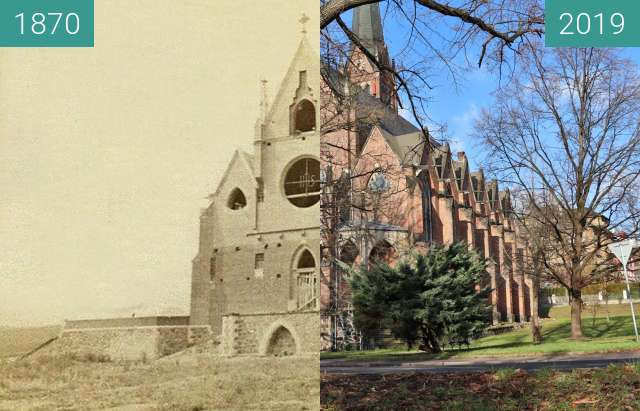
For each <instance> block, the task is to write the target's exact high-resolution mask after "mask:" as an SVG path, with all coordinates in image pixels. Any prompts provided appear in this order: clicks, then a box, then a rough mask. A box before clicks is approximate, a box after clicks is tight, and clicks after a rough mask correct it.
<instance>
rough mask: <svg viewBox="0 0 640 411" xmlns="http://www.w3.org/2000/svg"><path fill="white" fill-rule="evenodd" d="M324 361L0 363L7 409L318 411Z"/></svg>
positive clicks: (0, 398) (207, 358)
mask: <svg viewBox="0 0 640 411" xmlns="http://www.w3.org/2000/svg"><path fill="white" fill-rule="evenodd" d="M319 378H320V371H319V365H318V357H315V358H295V357H290V358H275V357H263V358H256V357H241V358H231V359H224V358H220V357H215V356H211V355H199V356H195V355H191V356H178V357H175V358H167V359H164V360H159V361H155V362H152V363H148V364H145V363H136V364H133V363H112V362H91V361H88V360H86V359H85V360H83V359H79V358H74V357H73V356H62V357H54V358H51V357H49V358H48V357H40V358H34V359H32V360H23V361H18V362H8V361H4V362H0V410H2V411H14V410H38V411H40V410H42V411H51V410H98V409H100V410H102V409H109V410H119V411H125V410H126V411H134V410H136V411H142V410H145V411H147V410H167V411H169V410H172V411H173V410H176V411H182V410H185V411H199V410H221V409H224V410H254V409H255V410H296V411H300V410H317V409H318V408H319V396H320V392H319V389H320V388H319Z"/></svg>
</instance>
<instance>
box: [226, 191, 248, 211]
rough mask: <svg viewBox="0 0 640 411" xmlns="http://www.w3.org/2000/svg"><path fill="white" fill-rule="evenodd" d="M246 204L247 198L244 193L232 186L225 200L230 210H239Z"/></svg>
mask: <svg viewBox="0 0 640 411" xmlns="http://www.w3.org/2000/svg"><path fill="white" fill-rule="evenodd" d="M246 206H247V198H246V197H245V196H244V193H243V192H242V190H240V189H239V188H237V187H236V188H234V189H233V190H232V191H231V194H230V195H229V200H227V207H229V208H230V209H232V210H240V209H242V208H245V207H246Z"/></svg>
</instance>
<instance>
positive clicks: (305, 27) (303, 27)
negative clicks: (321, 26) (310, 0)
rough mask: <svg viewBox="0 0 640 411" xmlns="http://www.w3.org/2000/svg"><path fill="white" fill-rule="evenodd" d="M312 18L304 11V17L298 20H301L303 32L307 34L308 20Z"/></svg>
mask: <svg viewBox="0 0 640 411" xmlns="http://www.w3.org/2000/svg"><path fill="white" fill-rule="evenodd" d="M309 20H311V19H310V18H309V17H307V15H306V14H304V13H302V17H301V18H300V20H298V21H299V22H300V24H302V33H303V34H306V33H307V22H308V21H309Z"/></svg>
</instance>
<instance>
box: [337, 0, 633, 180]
mask: <svg viewBox="0 0 640 411" xmlns="http://www.w3.org/2000/svg"><path fill="white" fill-rule="evenodd" d="M380 7H381V14H382V18H383V25H384V35H385V40H386V43H387V46H388V48H389V52H390V54H391V57H392V58H394V57H396V58H398V59H399V60H402V61H403V62H405V64H407V63H414V62H417V61H420V60H424V59H429V58H430V56H432V57H433V52H432V51H430V50H429V49H428V48H427V47H426V46H425V45H424V44H423V43H421V42H414V43H413V44H411V45H409V46H408V47H407V38H409V36H410V33H409V27H408V24H407V21H406V19H405V18H404V17H403V16H397V15H392V13H388V12H387V10H386V9H387V6H386V2H382V3H380ZM433 15H434V14H433V13H430V14H429V16H433ZM346 17H347V18H345V21H350V20H351V16H346ZM456 22H457V20H456V19H454V18H450V17H439V18H437V19H436V20H435V21H431V20H429V23H430V25H431V28H430V30H431V31H423V33H424V35H425V37H426V38H427V40H428V41H429V42H431V43H432V45H433V46H434V47H435V48H442V47H443V46H444V44H445V43H444V41H443V40H442V37H445V36H447V34H448V33H451V29H450V28H449V26H448V25H449V24H452V23H456ZM479 51H480V47H479V46H476V47H471V48H469V52H468V54H467V55H466V59H468V60H466V59H465V56H464V55H458V56H457V58H455V59H454V60H453V63H455V64H456V65H457V66H458V67H459V68H460V69H461V70H460V71H459V72H458V74H457V75H456V81H457V82H458V84H457V87H456V86H455V85H454V82H453V78H452V76H451V75H450V73H449V71H448V70H447V69H446V65H445V64H444V63H443V62H442V60H439V59H438V58H436V57H433V58H431V60H430V61H432V62H433V64H432V65H430V64H429V67H428V69H427V73H428V76H429V78H428V81H429V83H430V86H432V89H431V90H425V91H426V93H427V94H428V96H429V97H430V100H431V101H430V103H429V105H428V106H427V110H428V113H429V116H430V117H431V118H432V119H433V121H434V122H435V123H445V124H446V125H447V136H448V140H449V142H450V144H451V146H452V149H453V150H454V151H460V150H461V151H465V152H466V153H467V155H468V156H469V158H470V160H471V162H472V167H474V168H476V167H478V166H479V165H480V163H481V160H482V153H481V150H479V149H478V144H477V142H476V141H474V140H473V138H472V137H471V132H472V130H473V123H474V121H475V119H476V117H477V115H478V114H479V112H480V110H481V109H482V108H483V107H486V106H488V105H490V104H491V102H492V100H493V96H492V93H493V91H494V90H495V89H496V88H497V87H498V85H499V81H500V80H499V75H498V73H497V72H493V71H490V70H489V69H487V67H486V64H485V65H483V67H482V68H478V66H477V61H478V55H479ZM625 54H626V55H627V56H628V57H629V58H631V59H632V60H633V61H635V62H636V63H637V64H640V49H639V48H629V49H626V50H625ZM503 81H504V80H503Z"/></svg>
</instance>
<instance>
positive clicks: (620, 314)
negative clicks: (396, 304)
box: [322, 304, 640, 361]
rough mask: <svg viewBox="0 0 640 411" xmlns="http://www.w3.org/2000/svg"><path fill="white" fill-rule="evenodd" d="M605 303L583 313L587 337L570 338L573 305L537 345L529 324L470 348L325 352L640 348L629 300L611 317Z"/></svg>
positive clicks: (381, 356)
mask: <svg viewBox="0 0 640 411" xmlns="http://www.w3.org/2000/svg"><path fill="white" fill-rule="evenodd" d="M605 314H606V313H605V309H604V307H603V306H600V307H598V311H597V312H596V315H595V317H594V316H592V313H591V312H590V310H589V308H588V307H587V308H585V310H584V311H583V317H582V326H583V333H584V336H585V338H584V340H582V341H574V340H570V339H569V336H570V333H571V321H570V320H569V307H558V308H554V309H552V310H551V312H550V317H551V318H550V319H545V320H543V322H542V334H543V339H544V342H543V344H539V345H535V344H533V341H532V339H531V333H530V329H529V328H522V329H518V330H515V331H511V332H507V333H504V334H499V335H493V336H488V337H484V338H481V339H479V340H477V341H474V342H473V343H472V344H471V346H470V347H469V348H464V349H448V350H445V351H444V352H442V353H440V354H429V353H424V352H419V351H407V350H406V348H404V347H402V346H400V347H397V348H391V349H380V350H372V351H351V352H335V353H333V352H332V353H330V352H327V353H322V358H323V359H329V358H344V359H347V360H354V361H376V360H412V361H415V360H428V359H448V358H471V357H487V356H502V357H503V356H523V355H527V356H531V355H548V356H553V355H560V354H569V353H593V352H615V351H629V350H640V344H638V343H637V342H636V341H635V337H634V333H633V322H632V319H631V315H629V306H628V305H626V304H615V305H614V304H612V305H610V306H609V315H610V317H609V320H607V319H606V317H605Z"/></svg>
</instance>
